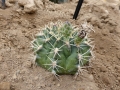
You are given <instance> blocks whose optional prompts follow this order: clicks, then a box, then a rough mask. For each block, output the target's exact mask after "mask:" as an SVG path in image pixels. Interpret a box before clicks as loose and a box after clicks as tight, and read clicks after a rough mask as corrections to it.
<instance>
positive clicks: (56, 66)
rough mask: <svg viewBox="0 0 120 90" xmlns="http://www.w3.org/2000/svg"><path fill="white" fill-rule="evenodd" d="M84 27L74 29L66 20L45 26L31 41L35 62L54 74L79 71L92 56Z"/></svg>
mask: <svg viewBox="0 0 120 90" xmlns="http://www.w3.org/2000/svg"><path fill="white" fill-rule="evenodd" d="M86 28H87V25H86V26H85V25H83V26H82V28H81V29H76V28H75V27H74V26H72V25H71V24H70V23H68V22H65V23H61V22H57V23H56V24H52V25H50V26H49V27H47V26H46V27H45V28H44V30H42V31H41V32H40V33H39V34H38V35H37V36H36V39H35V40H34V41H33V42H32V45H33V46H32V47H33V49H34V52H35V55H36V63H37V64H38V65H39V66H41V67H43V68H45V69H47V70H48V71H50V72H52V73H53V74H54V75H56V76H57V75H58V74H75V73H79V72H81V69H82V67H83V66H85V65H86V64H87V63H89V61H90V59H91V57H92V51H91V48H92V46H91V45H90V44H89V42H88V41H90V40H89V38H88V37H87V32H86V30H85V29H86ZM87 29H89V28H87Z"/></svg>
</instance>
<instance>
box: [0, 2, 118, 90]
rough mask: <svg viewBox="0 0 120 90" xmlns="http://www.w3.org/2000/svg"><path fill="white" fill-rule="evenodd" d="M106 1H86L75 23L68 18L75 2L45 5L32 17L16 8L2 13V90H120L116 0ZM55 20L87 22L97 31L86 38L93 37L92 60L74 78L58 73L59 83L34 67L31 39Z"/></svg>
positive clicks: (0, 30)
mask: <svg viewBox="0 0 120 90" xmlns="http://www.w3.org/2000/svg"><path fill="white" fill-rule="evenodd" d="M108 1H110V0H107V1H105V0H98V1H97V0H91V1H90V0H85V2H84V4H83V6H82V9H81V12H80V14H79V16H78V19H77V20H73V19H72V17H73V13H74V10H75V8H76V5H77V2H76V0H74V1H72V2H70V3H65V4H54V3H51V2H47V3H46V4H45V7H43V9H38V11H37V12H36V13H35V14H26V13H24V12H21V11H20V12H16V11H15V6H13V7H11V8H7V9H5V10H2V9H0V85H1V86H0V90H3V89H1V87H2V88H5V86H6V87H7V85H8V86H9V85H12V88H13V89H15V90H120V10H119V5H118V3H120V1H118V2H117V1H116V2H117V3H116V2H108ZM58 20H61V21H63V22H64V21H69V22H71V23H72V24H73V25H77V26H78V27H79V26H80V24H81V23H82V22H84V21H85V20H86V21H87V22H88V23H90V24H91V25H93V28H94V30H95V33H91V36H90V37H92V38H94V45H95V48H94V50H93V51H94V54H95V58H94V59H93V60H92V62H91V63H90V65H91V67H90V68H87V69H85V70H84V72H83V74H81V75H80V76H79V77H78V78H77V79H76V80H75V79H74V76H71V75H62V76H60V81H58V80H56V79H55V78H54V77H53V75H52V74H51V73H50V72H48V71H45V70H44V69H42V68H41V67H39V66H35V65H34V59H33V58H31V55H33V51H32V50H31V48H30V42H31V41H32V40H33V39H34V35H35V34H36V33H38V32H39V30H40V29H41V27H44V26H45V25H46V24H48V23H50V22H56V21H58ZM2 82H7V85H3V84H5V83H2ZM8 83H10V84H8ZM9 87H10V86H9ZM7 90H8V89H7Z"/></svg>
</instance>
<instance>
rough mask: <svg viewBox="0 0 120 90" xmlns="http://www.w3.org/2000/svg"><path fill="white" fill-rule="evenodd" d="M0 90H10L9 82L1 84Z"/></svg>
mask: <svg viewBox="0 0 120 90" xmlns="http://www.w3.org/2000/svg"><path fill="white" fill-rule="evenodd" d="M0 90H11V84H10V83H9V82H1V83H0Z"/></svg>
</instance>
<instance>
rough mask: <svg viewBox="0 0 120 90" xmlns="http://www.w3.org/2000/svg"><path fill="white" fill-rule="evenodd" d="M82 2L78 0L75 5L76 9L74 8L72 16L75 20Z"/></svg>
mask: <svg viewBox="0 0 120 90" xmlns="http://www.w3.org/2000/svg"><path fill="white" fill-rule="evenodd" d="M83 1H84V0H79V2H78V4H77V7H76V10H75V13H74V16H73V19H75V20H76V19H77V17H78V14H79V11H80V9H81V6H82V3H83Z"/></svg>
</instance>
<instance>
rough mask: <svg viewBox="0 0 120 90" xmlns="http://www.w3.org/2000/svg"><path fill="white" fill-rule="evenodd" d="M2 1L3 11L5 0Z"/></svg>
mask: <svg viewBox="0 0 120 90" xmlns="http://www.w3.org/2000/svg"><path fill="white" fill-rule="evenodd" d="M1 1H2V9H5V7H6V6H5V0H1Z"/></svg>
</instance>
